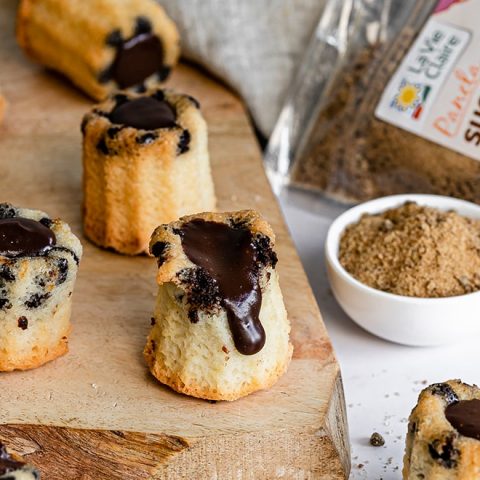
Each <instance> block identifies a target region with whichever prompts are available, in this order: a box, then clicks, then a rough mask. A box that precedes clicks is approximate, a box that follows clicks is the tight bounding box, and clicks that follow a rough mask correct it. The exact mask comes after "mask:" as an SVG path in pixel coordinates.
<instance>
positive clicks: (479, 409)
mask: <svg viewBox="0 0 480 480" xmlns="http://www.w3.org/2000/svg"><path fill="white" fill-rule="evenodd" d="M445 416H446V417H447V420H448V421H449V422H450V423H451V424H452V426H453V427H454V428H455V430H457V432H458V433H460V434H461V435H464V436H465V437H470V438H475V439H477V440H480V400H477V399H474V400H461V401H460V402H456V403H452V404H451V405H449V406H448V407H447V408H446V409H445Z"/></svg>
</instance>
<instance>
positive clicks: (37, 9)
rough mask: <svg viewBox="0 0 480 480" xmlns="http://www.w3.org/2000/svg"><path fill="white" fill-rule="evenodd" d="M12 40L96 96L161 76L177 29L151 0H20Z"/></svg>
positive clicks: (175, 51) (174, 55)
mask: <svg viewBox="0 0 480 480" xmlns="http://www.w3.org/2000/svg"><path fill="white" fill-rule="evenodd" d="M17 40H18V43H19V44H20V46H21V47H22V48H23V50H25V52H26V53H27V54H28V55H29V56H30V57H31V58H32V59H34V60H36V61H38V62H39V63H42V64H43V65H45V66H47V67H49V68H52V69H54V70H57V71H59V72H61V73H62V74H63V75H65V76H66V77H67V78H69V79H70V80H71V81H72V82H73V83H74V84H75V85H77V86H78V87H80V88H81V89H82V90H84V91H85V92H86V93H87V94H88V95H90V96H91V97H93V98H94V99H96V100H103V99H104V98H105V97H106V96H107V95H108V94H109V93H111V92H113V91H114V90H118V89H125V88H136V89H142V88H144V87H145V86H151V85H154V84H155V83H157V82H159V81H163V80H165V78H166V77H167V76H168V74H169V72H170V70H171V68H172V67H173V66H174V65H175V64H176V62H177V60H178V56H179V54H180V47H179V36H178V32H177V28H176V27H175V24H174V23H173V22H172V21H171V20H170V19H169V18H168V17H167V15H166V14H165V12H164V10H163V9H162V7H160V5H158V3H157V2H156V1H155V0H88V1H80V0H79V1H73V0H21V1H20V5H19V8H18V15H17Z"/></svg>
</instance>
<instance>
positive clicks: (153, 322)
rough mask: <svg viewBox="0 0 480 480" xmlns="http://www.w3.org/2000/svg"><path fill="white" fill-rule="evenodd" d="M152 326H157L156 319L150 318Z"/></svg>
mask: <svg viewBox="0 0 480 480" xmlns="http://www.w3.org/2000/svg"><path fill="white" fill-rule="evenodd" d="M150 325H151V326H152V327H153V326H154V325H155V317H151V318H150Z"/></svg>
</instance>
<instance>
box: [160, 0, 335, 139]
mask: <svg viewBox="0 0 480 480" xmlns="http://www.w3.org/2000/svg"><path fill="white" fill-rule="evenodd" d="M339 1H341V0H339ZM159 3H160V4H161V5H163V7H164V8H165V9H166V10H167V12H168V14H169V15H170V16H171V17H172V18H173V20H174V21H175V22H176V24H177V26H178V28H179V30H180V34H181V38H182V52H183V56H184V57H185V58H187V59H189V60H193V61H194V62H196V63H199V64H200V65H202V66H203V67H205V68H206V69H207V70H209V71H210V72H212V73H213V74H215V75H216V76H218V77H219V78H221V79H222V80H223V81H225V82H226V83H227V84H229V85H230V86H231V87H232V88H233V89H234V90H236V91H237V92H238V93H239V94H240V95H241V96H242V97H243V99H244V100H245V102H246V103H247V105H248V107H249V109H250V113H251V114H252V117H253V119H254V121H255V123H256V125H257V127H258V129H259V130H260V132H261V133H262V134H263V135H265V136H266V137H268V136H269V135H270V133H271V132H272V130H273V127H274V125H275V122H276V120H277V117H278V114H279V112H280V109H281V106H282V103H283V97H284V94H285V91H286V89H287V87H288V84H289V83H290V80H291V79H292V77H293V75H294V73H295V69H296V65H297V62H298V61H299V60H300V58H301V56H302V53H303V52H304V50H305V48H306V45H307V43H308V40H309V39H310V36H311V35H312V33H313V31H314V30H315V27H316V25H317V23H318V20H319V18H320V15H321V13H322V10H323V6H324V3H325V0H159Z"/></svg>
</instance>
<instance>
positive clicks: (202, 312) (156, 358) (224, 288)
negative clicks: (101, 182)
mask: <svg viewBox="0 0 480 480" xmlns="http://www.w3.org/2000/svg"><path fill="white" fill-rule="evenodd" d="M274 244H275V237H274V234H273V231H272V229H271V227H270V226H269V225H268V223H267V222H266V221H265V220H263V219H262V218H261V217H260V216H259V215H258V214H257V213H256V212H254V211H249V210H247V211H239V212H232V213H202V214H197V215H191V216H187V217H183V218H181V219H180V220H178V221H176V222H173V223H170V224H168V225H161V226H159V227H158V228H157V229H156V230H155V232H154V234H153V235H152V239H151V242H150V251H151V253H152V254H153V255H154V256H155V257H156V258H157V261H158V265H159V268H158V274H157V282H158V286H159V287H158V296H157V302H156V308H155V313H154V317H153V318H152V324H153V327H152V329H151V332H150V334H149V336H148V339H147V343H146V346H145V350H144V356H145V360H146V362H147V364H148V366H149V368H150V371H151V372H152V374H153V375H154V376H155V377H156V378H157V379H158V380H159V381H160V382H162V383H164V384H166V385H168V386H170V387H171V388H173V389H174V390H176V391H177V392H181V393H185V394H187V395H192V396H194V397H198V398H204V399H209V400H235V399H237V398H240V397H242V396H244V395H248V394H249V393H252V392H255V391H256V390H261V389H264V388H268V387H270V386H271V385H273V384H274V383H275V382H276V381H277V380H278V378H279V377H280V376H281V375H282V374H283V373H284V372H285V370H286V369H287V366H288V364H289V362H290V358H291V356H292V345H291V344H290V342H289V332H290V323H289V321H288V319H287V312H286V310H285V307H284V303H283V297H282V293H281V291H280V286H279V283H278V275H277V271H276V269H275V266H276V263H277V256H276V254H275V251H274Z"/></svg>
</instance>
